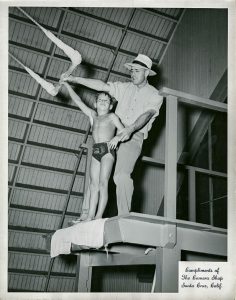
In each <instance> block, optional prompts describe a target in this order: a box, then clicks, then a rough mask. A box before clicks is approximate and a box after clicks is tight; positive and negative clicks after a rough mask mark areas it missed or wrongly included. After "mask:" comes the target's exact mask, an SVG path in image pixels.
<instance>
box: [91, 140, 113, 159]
mask: <svg viewBox="0 0 236 300" xmlns="http://www.w3.org/2000/svg"><path fill="white" fill-rule="evenodd" d="M107 153H111V155H112V156H113V157H114V158H115V153H116V152H115V150H114V149H109V148H108V145H107V143H97V144H94V145H93V154H92V156H93V157H94V158H95V159H96V160H98V161H101V159H102V158H103V156H104V155H106V154H107Z"/></svg>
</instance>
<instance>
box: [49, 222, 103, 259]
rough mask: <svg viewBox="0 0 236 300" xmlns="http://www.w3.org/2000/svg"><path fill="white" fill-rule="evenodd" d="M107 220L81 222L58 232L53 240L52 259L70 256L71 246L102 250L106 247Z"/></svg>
mask: <svg viewBox="0 0 236 300" xmlns="http://www.w3.org/2000/svg"><path fill="white" fill-rule="evenodd" d="M106 220H107V219H97V220H93V221H89V222H81V223H78V224H76V225H73V226H71V227H68V228H63V229H59V230H57V231H56V232H55V233H54V234H53V235H52V239H51V253H50V254H51V257H55V256H58V255H60V254H70V253H71V244H76V245H81V246H87V247H91V248H101V247H102V246H103V245H104V225H105V222H106Z"/></svg>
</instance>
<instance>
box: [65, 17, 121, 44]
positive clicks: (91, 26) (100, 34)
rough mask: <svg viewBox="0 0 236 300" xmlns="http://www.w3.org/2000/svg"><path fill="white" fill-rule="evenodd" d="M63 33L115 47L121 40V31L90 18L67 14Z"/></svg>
mask: <svg viewBox="0 0 236 300" xmlns="http://www.w3.org/2000/svg"><path fill="white" fill-rule="evenodd" d="M63 31H65V32H68V33H70V32H71V33H73V34H76V35H77V36H82V37H85V38H88V39H91V40H94V41H97V42H100V43H103V44H106V45H110V46H117V44H118V42H119V39H120V38H121V34H122V32H121V30H120V29H119V28H116V27H112V28H111V26H109V25H107V24H105V23H103V22H100V21H95V20H93V19H91V18H87V17H83V16H78V14H76V13H68V15H67V18H66V20H65V24H64V26H63Z"/></svg>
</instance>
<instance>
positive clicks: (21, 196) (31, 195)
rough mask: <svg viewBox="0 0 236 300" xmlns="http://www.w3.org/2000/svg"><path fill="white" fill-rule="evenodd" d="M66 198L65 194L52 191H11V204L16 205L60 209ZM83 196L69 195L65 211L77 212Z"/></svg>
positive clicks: (19, 189)
mask: <svg viewBox="0 0 236 300" xmlns="http://www.w3.org/2000/svg"><path fill="white" fill-rule="evenodd" d="M65 200H66V195H65V194H63V195H62V194H59V193H52V192H46V191H35V190H28V189H27V190H26V189H23V188H16V189H14V191H13V198H12V204H13V205H17V206H27V207H32V209H33V208H37V209H48V210H50V209H51V210H58V211H62V210H63V208H64V204H65ZM82 201H83V197H80V196H70V202H69V205H68V209H67V211H68V212H70V213H79V212H80V210H81V206H82Z"/></svg>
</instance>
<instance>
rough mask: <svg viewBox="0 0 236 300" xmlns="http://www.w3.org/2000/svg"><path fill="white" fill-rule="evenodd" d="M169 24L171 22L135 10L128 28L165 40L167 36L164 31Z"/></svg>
mask: <svg viewBox="0 0 236 300" xmlns="http://www.w3.org/2000/svg"><path fill="white" fill-rule="evenodd" d="M140 20H141V21H140ZM170 23H172V22H171V21H169V20H166V19H164V18H160V17H159V16H155V15H154V14H152V13H149V12H147V11H143V10H142V11H141V10H136V12H135V16H134V18H133V19H132V22H131V24H130V27H132V28H134V29H138V30H140V31H143V32H144V33H145V32H147V33H149V34H153V35H155V36H156V37H160V38H164V39H166V38H167V36H168V32H167V31H166V29H167V28H169V25H170Z"/></svg>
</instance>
